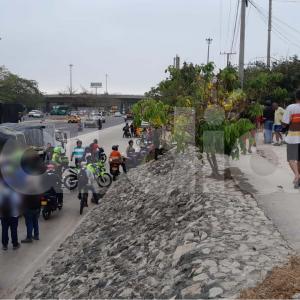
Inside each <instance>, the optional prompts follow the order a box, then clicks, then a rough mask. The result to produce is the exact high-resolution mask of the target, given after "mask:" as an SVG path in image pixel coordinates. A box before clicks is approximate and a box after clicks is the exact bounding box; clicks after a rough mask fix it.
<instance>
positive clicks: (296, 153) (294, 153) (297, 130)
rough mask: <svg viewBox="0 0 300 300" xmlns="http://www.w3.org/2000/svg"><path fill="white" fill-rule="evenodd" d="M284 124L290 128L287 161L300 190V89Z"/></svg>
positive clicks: (295, 185)
mask: <svg viewBox="0 0 300 300" xmlns="http://www.w3.org/2000/svg"><path fill="white" fill-rule="evenodd" d="M282 124H283V126H284V127H288V134H287V137H286V139H285V141H286V143H287V160H288V162H289V165H290V167H291V169H292V171H293V173H294V175H295V177H294V181H293V183H294V187H295V188H296V189H298V188H299V180H300V175H299V174H300V89H299V90H297V91H296V103H294V104H291V105H289V106H288V107H287V108H286V110H285V113H284V115H283V118H282Z"/></svg>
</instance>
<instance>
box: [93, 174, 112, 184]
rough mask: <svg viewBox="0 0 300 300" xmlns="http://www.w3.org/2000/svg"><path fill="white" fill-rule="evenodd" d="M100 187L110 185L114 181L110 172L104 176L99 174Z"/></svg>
mask: <svg viewBox="0 0 300 300" xmlns="http://www.w3.org/2000/svg"><path fill="white" fill-rule="evenodd" d="M96 181H97V183H98V185H99V187H109V186H110V185H111V183H112V178H111V176H110V175H109V174H108V173H104V174H103V176H99V177H97V179H96Z"/></svg>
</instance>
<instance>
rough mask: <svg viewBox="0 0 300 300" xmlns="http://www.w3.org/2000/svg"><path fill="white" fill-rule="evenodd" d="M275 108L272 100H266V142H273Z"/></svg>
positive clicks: (264, 113)
mask: <svg viewBox="0 0 300 300" xmlns="http://www.w3.org/2000/svg"><path fill="white" fill-rule="evenodd" d="M274 116H275V113H274V109H273V107H272V103H271V101H269V100H268V101H266V106H265V109H264V112H263V118H264V141H265V144H272V132H273V125H274Z"/></svg>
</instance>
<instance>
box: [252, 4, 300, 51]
mask: <svg viewBox="0 0 300 300" xmlns="http://www.w3.org/2000/svg"><path fill="white" fill-rule="evenodd" d="M249 2H250V3H251V5H252V6H253V7H254V8H255V9H256V11H257V12H258V14H259V16H260V18H261V19H262V21H263V22H264V23H265V24H266V25H268V21H267V19H268V17H267V16H266V13H265V12H264V11H263V9H262V8H260V7H259V6H258V5H257V3H256V2H254V0H249ZM273 31H274V33H275V34H276V36H277V37H278V38H280V39H281V40H282V41H284V42H285V43H289V44H291V45H294V46H295V47H297V48H299V49H300V44H298V43H295V42H294V41H291V40H290V39H289V38H288V37H287V34H286V33H282V31H284V29H282V28H281V25H279V24H278V23H275V22H274V23H273Z"/></svg>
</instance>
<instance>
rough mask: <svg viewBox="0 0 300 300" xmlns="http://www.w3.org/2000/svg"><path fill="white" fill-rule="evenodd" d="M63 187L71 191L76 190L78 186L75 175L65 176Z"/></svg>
mask: <svg viewBox="0 0 300 300" xmlns="http://www.w3.org/2000/svg"><path fill="white" fill-rule="evenodd" d="M63 183H64V186H65V187H66V188H67V189H68V190H70V191H72V190H74V189H76V188H77V185H78V179H77V176H75V175H67V176H66V177H65V178H64V181H63Z"/></svg>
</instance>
